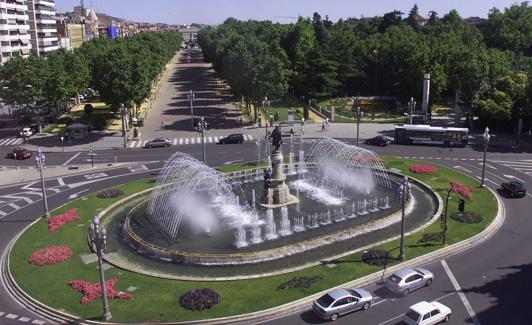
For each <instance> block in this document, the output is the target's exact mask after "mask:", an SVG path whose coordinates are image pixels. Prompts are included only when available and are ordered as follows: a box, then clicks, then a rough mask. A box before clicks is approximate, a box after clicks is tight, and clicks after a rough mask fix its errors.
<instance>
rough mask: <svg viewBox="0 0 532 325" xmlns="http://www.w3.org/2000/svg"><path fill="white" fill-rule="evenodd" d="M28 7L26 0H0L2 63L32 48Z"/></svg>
mask: <svg viewBox="0 0 532 325" xmlns="http://www.w3.org/2000/svg"><path fill="white" fill-rule="evenodd" d="M28 21H29V16H28V7H27V5H26V3H25V1H24V0H0V52H1V53H0V64H4V62H6V61H7V60H9V59H10V58H12V57H14V56H17V55H20V56H22V57H27V56H28V55H29V54H30V50H31V42H30V40H31V36H30V33H29V24H28Z"/></svg>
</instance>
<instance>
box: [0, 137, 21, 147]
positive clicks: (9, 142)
mask: <svg viewBox="0 0 532 325" xmlns="http://www.w3.org/2000/svg"><path fill="white" fill-rule="evenodd" d="M23 141H24V140H23V139H22V138H7V139H0V146H16V145H19V144H21V143H22V142H23Z"/></svg>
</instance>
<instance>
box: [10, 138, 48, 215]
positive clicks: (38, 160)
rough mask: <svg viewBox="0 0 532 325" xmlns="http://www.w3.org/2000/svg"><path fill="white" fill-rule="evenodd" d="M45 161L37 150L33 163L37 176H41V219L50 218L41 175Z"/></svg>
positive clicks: (41, 153) (42, 154)
mask: <svg viewBox="0 0 532 325" xmlns="http://www.w3.org/2000/svg"><path fill="white" fill-rule="evenodd" d="M15 159H16V157H15ZM45 161H46V157H45V156H44V153H43V152H42V150H41V148H39V150H38V151H37V155H36V156H35V163H36V164H37V170H38V171H39V175H40V176H41V190H42V200H43V203H44V216H43V218H50V212H49V211H48V197H47V196H46V185H45V184H44V175H43V173H44V170H43V169H44V163H45Z"/></svg>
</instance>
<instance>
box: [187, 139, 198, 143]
mask: <svg viewBox="0 0 532 325" xmlns="http://www.w3.org/2000/svg"><path fill="white" fill-rule="evenodd" d="M187 140H188V138H187ZM195 143H196V139H194V138H190V144H195Z"/></svg>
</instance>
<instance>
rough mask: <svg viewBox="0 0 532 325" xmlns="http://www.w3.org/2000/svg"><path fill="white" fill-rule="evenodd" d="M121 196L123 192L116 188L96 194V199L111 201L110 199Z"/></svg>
mask: <svg viewBox="0 0 532 325" xmlns="http://www.w3.org/2000/svg"><path fill="white" fill-rule="evenodd" d="M123 194H124V192H123V191H122V190H119V189H117V188H110V189H107V190H104V191H101V192H100V193H98V197H99V198H100V199H112V198H117V197H119V196H121V195H123Z"/></svg>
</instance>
